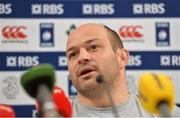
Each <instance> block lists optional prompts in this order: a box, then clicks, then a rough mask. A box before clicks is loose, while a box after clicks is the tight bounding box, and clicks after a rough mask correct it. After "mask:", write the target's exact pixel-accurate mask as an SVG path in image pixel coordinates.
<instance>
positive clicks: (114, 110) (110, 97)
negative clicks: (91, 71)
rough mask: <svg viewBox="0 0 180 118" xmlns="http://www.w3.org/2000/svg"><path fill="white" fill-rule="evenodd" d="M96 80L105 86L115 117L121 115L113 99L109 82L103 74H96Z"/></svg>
mask: <svg viewBox="0 0 180 118" xmlns="http://www.w3.org/2000/svg"><path fill="white" fill-rule="evenodd" d="M96 81H97V83H99V84H101V85H102V87H103V88H104V90H105V91H106V93H107V97H108V99H109V103H110V104H111V106H112V112H113V114H114V117H119V115H118V112H117V109H116V107H115V104H114V101H113V99H112V96H111V92H110V90H109V86H108V84H107V82H106V81H105V79H104V78H103V76H102V75H97V76H96Z"/></svg>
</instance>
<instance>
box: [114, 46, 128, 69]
mask: <svg viewBox="0 0 180 118" xmlns="http://www.w3.org/2000/svg"><path fill="white" fill-rule="evenodd" d="M116 55H117V57H118V61H119V65H120V68H123V67H125V66H126V65H127V63H128V61H129V51H128V50H127V49H125V48H121V49H120V48H118V49H117V51H116Z"/></svg>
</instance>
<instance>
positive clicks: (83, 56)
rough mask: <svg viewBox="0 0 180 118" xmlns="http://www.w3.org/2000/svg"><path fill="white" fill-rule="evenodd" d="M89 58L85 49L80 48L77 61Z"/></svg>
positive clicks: (81, 61)
mask: <svg viewBox="0 0 180 118" xmlns="http://www.w3.org/2000/svg"><path fill="white" fill-rule="evenodd" d="M90 60H91V56H90V54H89V53H88V51H87V50H86V49H80V52H79V57H78V63H82V64H84V63H86V62H88V61H90Z"/></svg>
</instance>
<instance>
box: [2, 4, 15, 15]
mask: <svg viewBox="0 0 180 118" xmlns="http://www.w3.org/2000/svg"><path fill="white" fill-rule="evenodd" d="M11 6H12V4H1V3H0V14H6V15H7V14H11V13H12V8H11Z"/></svg>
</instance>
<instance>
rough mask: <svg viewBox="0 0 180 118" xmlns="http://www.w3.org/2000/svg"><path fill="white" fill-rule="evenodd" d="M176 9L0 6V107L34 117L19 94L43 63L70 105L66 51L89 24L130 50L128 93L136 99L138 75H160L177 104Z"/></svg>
mask: <svg viewBox="0 0 180 118" xmlns="http://www.w3.org/2000/svg"><path fill="white" fill-rule="evenodd" d="M179 5H180V1H178V0H146V1H142V0H136V1H131V0H126V1H125V0H117V1H114V0H109V1H107V0H104V1H103V0H101V1H98V0H92V1H90V0H87V1H83V0H78V1H75V0H72V1H71V0H67V1H64V0H62V1H61V0H49V1H48V0H44V1H43V0H36V1H35V0H18V1H12V0H1V1H0V103H1V104H2V103H5V104H10V105H12V106H13V107H14V108H15V110H16V114H17V116H33V115H34V114H35V112H36V111H35V110H34V108H35V107H34V103H35V100H34V99H32V98H30V97H29V96H28V95H27V94H26V93H25V92H24V90H23V89H22V87H21V85H20V77H21V75H22V73H24V72H25V71H26V70H27V69H28V68H30V67H32V66H35V65H38V64H41V63H51V64H53V65H54V66H55V68H56V70H57V71H56V78H57V82H56V84H57V85H58V86H60V87H62V88H63V89H64V91H65V92H66V94H67V95H69V97H70V98H71V99H73V98H74V97H75V95H76V90H75V88H74V87H73V86H72V82H71V81H70V79H69V73H68V71H67V59H66V57H65V46H66V41H67V37H68V35H69V34H70V32H71V31H73V30H74V29H75V28H76V27H77V26H79V25H80V24H83V23H88V22H95V23H100V24H104V25H107V26H109V27H110V28H112V29H114V30H115V31H116V32H117V33H118V34H119V36H120V37H121V38H122V40H123V43H124V45H125V47H126V48H127V49H129V50H130V55H131V57H130V61H129V63H128V66H127V81H128V86H129V90H130V91H132V92H134V93H137V90H136V85H137V80H138V78H139V76H140V75H141V74H142V73H144V72H163V73H166V74H167V75H169V76H170V77H171V78H172V79H173V81H174V83H175V90H176V103H177V104H178V103H180V92H179V90H180V86H179V84H180V70H179V69H180V31H179V27H180V12H179V11H178V9H179Z"/></svg>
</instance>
